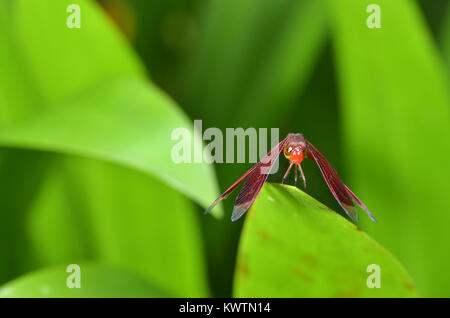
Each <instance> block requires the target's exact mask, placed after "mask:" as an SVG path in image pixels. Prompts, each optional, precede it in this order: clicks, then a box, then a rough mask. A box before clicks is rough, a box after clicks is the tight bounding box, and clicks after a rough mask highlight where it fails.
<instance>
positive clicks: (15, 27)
mask: <svg viewBox="0 0 450 318" xmlns="http://www.w3.org/2000/svg"><path fill="white" fill-rule="evenodd" d="M70 3H71V2H70V1H58V2H55V1H49V0H46V1H42V2H40V3H39V4H37V3H34V2H32V3H30V2H29V1H17V2H15V3H14V4H13V5H10V6H8V7H7V8H8V9H9V10H5V11H4V14H3V15H0V25H1V26H5V27H4V28H1V29H2V31H0V32H2V33H3V35H4V36H3V37H0V39H2V40H0V54H1V55H4V56H5V57H8V58H5V59H2V60H0V63H1V64H0V68H1V69H3V68H5V69H6V71H5V72H2V73H1V74H0V84H1V85H0V87H1V88H0V101H4V103H2V104H1V107H0V108H1V109H2V110H1V111H0V112H3V113H5V114H7V115H8V116H7V117H6V119H4V120H3V124H4V125H3V129H1V133H0V134H1V137H0V139H1V141H0V144H2V145H5V146H8V147H27V148H32V149H36V150H46V151H47V150H49V151H54V152H62V153H69V154H80V155H83V156H88V157H92V158H100V159H104V160H109V161H113V162H116V163H120V164H123V165H127V166H129V167H132V168H135V169H138V170H140V171H143V172H145V173H147V174H149V175H152V176H155V177H156V178H158V179H159V180H160V181H161V182H164V183H166V184H168V185H170V186H172V187H173V188H174V189H176V190H178V191H181V192H182V193H184V194H185V195H187V196H188V197H190V198H191V199H193V200H195V201H196V202H198V203H199V204H200V205H202V206H203V207H207V206H209V204H210V203H211V202H212V201H214V200H215V199H216V197H217V194H218V191H217V186H216V182H215V177H214V173H213V170H212V167H211V166H209V165H207V164H206V163H204V162H203V163H201V164H175V163H174V162H173V160H172V158H171V150H172V147H173V146H174V145H175V143H176V142H175V141H172V140H171V133H172V132H173V130H174V129H176V128H179V127H183V128H186V129H188V130H189V131H190V132H191V133H192V131H193V125H192V122H191V121H190V120H189V119H188V118H187V117H186V116H185V115H184V114H183V113H182V112H181V111H180V110H179V108H178V107H177V105H176V104H175V103H174V102H173V101H172V100H171V99H170V98H168V97H167V96H166V95H165V94H164V93H163V92H162V91H160V90H159V89H158V88H156V87H155V86H154V85H152V84H150V83H148V80H147V79H146V78H145V75H144V74H143V72H142V69H141V68H142V66H141V65H140V64H139V63H138V62H137V59H136V57H135V55H134V54H132V52H131V51H130V49H129V47H128V46H127V45H125V43H124V41H123V40H122V39H121V38H120V37H119V36H118V35H117V34H116V33H115V31H113V27H112V26H110V25H109V22H107V21H106V19H105V17H102V14H101V12H100V11H99V10H98V8H97V7H96V6H94V5H92V4H91V3H90V2H89V1H80V2H79V4H80V7H81V14H82V19H83V25H82V27H81V28H80V29H69V28H67V27H66V25H65V21H66V18H67V16H68V13H66V8H67V6H68V4H70ZM3 5H5V4H3ZM6 12H8V13H9V15H8V17H6V16H7V15H6ZM36 20H39V21H42V23H43V24H42V25H40V27H39V28H36V26H35V22H34V21H36ZM6 26H7V27H6ZM55 43H58V45H55ZM17 52H20V54H17ZM111 52H114V54H111ZM1 55H0V56H1ZM11 74H12V75H13V76H12V79H11V78H10V75H11ZM28 94H29V95H30V96H31V97H30V98H28V99H26V100H24V98H23V97H22V96H24V95H28ZM15 107H19V108H21V109H22V111H20V112H19V111H13V110H11V109H14V108H15ZM192 135H193V134H192ZM200 142H201V141H200V140H198V139H195V140H192V143H196V144H200ZM217 211H219V212H220V209H217ZM216 213H217V212H216Z"/></svg>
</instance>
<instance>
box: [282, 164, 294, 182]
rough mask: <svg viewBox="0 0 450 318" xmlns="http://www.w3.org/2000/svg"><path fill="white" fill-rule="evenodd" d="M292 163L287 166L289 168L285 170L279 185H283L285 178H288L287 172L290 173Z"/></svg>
mask: <svg viewBox="0 0 450 318" xmlns="http://www.w3.org/2000/svg"><path fill="white" fill-rule="evenodd" d="M292 165H293V163H292V162H291V164H290V165H289V168H288V169H287V171H286V173H285V174H284V176H283V180H281V184H283V183H284V181H285V180H286V177H287V176H288V174H289V172H290V171H291V168H292Z"/></svg>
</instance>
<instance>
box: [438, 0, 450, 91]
mask: <svg viewBox="0 0 450 318" xmlns="http://www.w3.org/2000/svg"><path fill="white" fill-rule="evenodd" d="M440 44H441V46H442V51H443V53H444V59H445V62H446V63H447V80H448V81H449V87H450V80H449V79H450V5H448V6H447V11H446V13H445V16H444V22H443V23H442V30H441V31H440Z"/></svg>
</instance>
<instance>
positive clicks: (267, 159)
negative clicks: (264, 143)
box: [231, 138, 286, 221]
mask: <svg viewBox="0 0 450 318" xmlns="http://www.w3.org/2000/svg"><path fill="white" fill-rule="evenodd" d="M285 144H286V138H285V139H284V140H283V141H281V142H280V143H279V144H278V145H277V146H275V147H274V148H273V149H272V150H271V151H270V152H269V153H268V154H267V155H265V156H264V158H262V159H261V161H260V162H259V163H258V164H257V165H256V166H255V169H254V170H253V171H252V172H251V173H250V175H249V176H248V179H247V180H246V181H245V183H244V186H243V187H242V189H241V191H239V194H238V196H237V198H236V203H235V205H234V208H233V213H232V215H231V221H236V220H237V219H239V218H240V217H241V216H242V215H244V213H245V212H246V211H247V210H248V209H249V208H250V207H251V205H252V204H253V202H254V201H255V199H256V197H257V196H258V194H259V192H260V191H261V188H262V186H263V185H264V183H265V182H266V181H267V178H268V177H269V174H270V171H271V170H272V168H273V166H274V164H275V162H276V161H277V159H278V158H279V156H280V153H281V152H282V151H283V148H284V146H285Z"/></svg>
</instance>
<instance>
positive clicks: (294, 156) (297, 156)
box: [289, 150, 304, 164]
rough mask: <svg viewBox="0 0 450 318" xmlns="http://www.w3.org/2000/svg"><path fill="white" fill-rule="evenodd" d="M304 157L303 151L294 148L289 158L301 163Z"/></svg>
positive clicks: (295, 162)
mask: <svg viewBox="0 0 450 318" xmlns="http://www.w3.org/2000/svg"><path fill="white" fill-rule="evenodd" d="M303 157H304V154H303V151H296V150H294V151H293V152H292V153H291V156H290V158H289V159H290V160H291V161H292V162H293V163H294V164H299V163H301V162H302V161H303Z"/></svg>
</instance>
